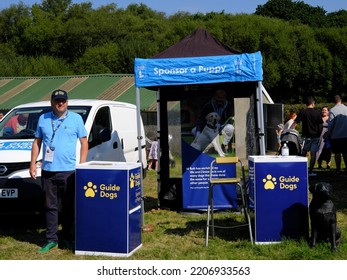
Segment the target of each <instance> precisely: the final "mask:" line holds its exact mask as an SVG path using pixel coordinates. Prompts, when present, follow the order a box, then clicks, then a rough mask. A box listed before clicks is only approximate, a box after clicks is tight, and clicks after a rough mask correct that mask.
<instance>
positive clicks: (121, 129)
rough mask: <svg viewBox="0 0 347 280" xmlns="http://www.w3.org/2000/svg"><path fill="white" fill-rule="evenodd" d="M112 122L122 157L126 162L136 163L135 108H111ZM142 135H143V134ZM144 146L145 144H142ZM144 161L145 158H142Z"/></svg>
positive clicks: (137, 155) (137, 157) (137, 156)
mask: <svg viewBox="0 0 347 280" xmlns="http://www.w3.org/2000/svg"><path fill="white" fill-rule="evenodd" d="M111 114H112V122H113V124H114V125H115V130H116V131H117V132H118V135H119V138H120V141H121V143H122V147H123V151H124V156H125V159H126V161H128V162H137V161H138V159H139V154H138V141H137V116H136V107H135V106H113V107H112V111H111ZM143 135H144V134H143ZM143 145H145V143H144V144H143ZM143 159H144V160H145V158H143Z"/></svg>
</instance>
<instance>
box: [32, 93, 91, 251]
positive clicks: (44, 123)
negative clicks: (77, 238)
mask: <svg viewBox="0 0 347 280" xmlns="http://www.w3.org/2000/svg"><path fill="white" fill-rule="evenodd" d="M51 107H52V111H50V112H47V113H45V114H42V115H41V116H40V118H39V120H38V124H37V129H36V133H35V139H34V142H33V145H32V149H31V162H30V171H29V172H30V176H31V177H32V178H33V179H36V175H37V167H36V161H37V157H38V155H39V153H40V149H41V145H42V170H41V180H42V182H41V183H42V188H43V190H44V192H45V203H46V204H45V206H46V239H47V243H46V244H45V245H43V246H42V248H41V249H40V250H39V252H40V253H45V252H48V251H49V250H51V249H54V248H56V247H58V241H59V242H60V241H62V243H61V245H60V244H59V245H60V246H62V247H63V248H69V249H72V247H73V242H74V221H75V209H74V201H75V171H76V144H77V140H78V139H79V141H80V144H81V150H80V159H79V162H80V163H83V162H85V161H86V158H87V153H88V140H87V130H86V128H85V126H84V123H83V120H82V117H81V116H80V115H79V114H77V113H75V112H72V111H68V96H67V92H66V91H64V90H54V91H53V93H52V96H51ZM60 201H61V217H60V218H61V224H62V234H61V236H60V238H59V237H58V227H59V221H60V219H58V213H60V212H59V205H60V203H59V202H60ZM59 215H60V214H59Z"/></svg>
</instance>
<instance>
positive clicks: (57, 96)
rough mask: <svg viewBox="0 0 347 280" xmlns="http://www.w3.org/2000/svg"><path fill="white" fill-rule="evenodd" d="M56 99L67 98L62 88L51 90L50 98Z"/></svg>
mask: <svg viewBox="0 0 347 280" xmlns="http://www.w3.org/2000/svg"><path fill="white" fill-rule="evenodd" d="M56 99H65V100H67V99H68V97H67V92H66V91H65V90H62V89H56V90H54V91H53V92H52V96H51V100H52V101H54V100H56Z"/></svg>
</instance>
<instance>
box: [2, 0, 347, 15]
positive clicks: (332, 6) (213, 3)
mask: <svg viewBox="0 0 347 280" xmlns="http://www.w3.org/2000/svg"><path fill="white" fill-rule="evenodd" d="M19 2H20V0H0V10H2V9H4V8H8V7H10V5H11V4H18V3H19ZM22 2H23V3H24V4H26V5H28V6H31V5H33V4H34V3H39V4H40V3H41V2H42V1H41V0H23V1H22ZM72 2H73V3H82V2H92V3H93V7H94V8H97V7H99V6H102V5H107V4H110V3H116V5H117V7H118V8H126V7H127V6H128V5H129V4H132V3H138V4H139V3H143V4H146V5H147V6H148V7H150V8H151V9H153V10H155V11H158V12H164V13H166V14H167V15H172V14H174V13H176V12H178V11H183V12H190V13H192V14H194V13H197V12H201V13H208V12H212V11H214V12H221V11H223V10H224V11H225V12H226V13H230V14H237V13H248V14H251V13H254V12H255V10H256V8H257V6H258V5H264V4H265V3H266V2H267V0H141V1H135V0H114V1H112V0H97V1H95V0H93V1H88V0H72ZM304 2H305V3H306V4H309V5H311V6H313V7H316V6H319V7H322V8H323V9H324V10H326V11H327V12H328V13H330V12H336V11H338V10H341V9H343V10H347V1H346V0H304Z"/></svg>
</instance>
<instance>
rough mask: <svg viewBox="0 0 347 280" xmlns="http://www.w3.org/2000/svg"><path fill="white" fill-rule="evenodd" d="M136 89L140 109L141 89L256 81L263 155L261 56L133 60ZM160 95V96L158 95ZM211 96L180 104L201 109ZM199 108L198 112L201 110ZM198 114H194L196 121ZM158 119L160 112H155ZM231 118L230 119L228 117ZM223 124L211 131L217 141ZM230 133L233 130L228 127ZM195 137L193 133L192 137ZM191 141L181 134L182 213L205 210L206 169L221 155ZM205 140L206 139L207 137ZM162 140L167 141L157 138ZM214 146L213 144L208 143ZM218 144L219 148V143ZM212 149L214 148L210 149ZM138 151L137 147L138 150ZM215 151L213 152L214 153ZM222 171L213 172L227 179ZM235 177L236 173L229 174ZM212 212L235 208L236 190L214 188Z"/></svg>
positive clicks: (191, 99) (256, 54) (234, 55)
mask: <svg viewBox="0 0 347 280" xmlns="http://www.w3.org/2000/svg"><path fill="white" fill-rule="evenodd" d="M134 72H135V85H136V88H137V105H138V108H139V107H140V106H139V105H140V104H139V103H140V91H139V88H140V87H158V88H160V87H165V86H180V85H194V84H215V83H228V82H255V81H258V83H259V84H258V88H259V89H258V90H257V95H258V96H257V100H258V101H259V105H258V110H257V111H258V127H259V128H260V133H259V135H260V137H259V140H260V143H259V146H260V150H261V154H265V143H264V137H263V132H264V125H263V111H262V110H263V109H262V96H261V95H262V92H261V81H262V75H263V71H262V56H261V53H260V52H255V53H249V54H248V53H243V54H232V55H216V56H200V57H181V58H155V59H141V58H136V59H135V65H134ZM158 92H159V95H160V91H158ZM212 95H213V92H211V94H208V95H204V96H202V95H196V96H195V97H194V98H195V99H194V98H192V97H186V99H185V100H182V99H181V100H180V101H181V108H182V104H183V102H187V101H189V102H193V103H199V104H201V107H202V106H203V105H204V103H206V102H207V101H208V100H210V99H211V97H212ZM201 107H200V109H201ZM200 113H201V112H193V114H195V117H196V118H197V117H198V115H199V114H200ZM157 114H158V115H160V113H159V112H157ZM230 117H232V116H230ZM224 125H226V123H224V124H223V123H219V124H217V126H215V127H213V126H210V125H208V124H207V126H209V127H210V128H211V127H212V129H214V130H215V131H216V137H218V135H219V134H221V131H222V128H223V127H224ZM228 129H229V131H230V130H231V131H233V127H232V126H229V127H228ZM193 134H194V133H193ZM194 137H195V135H194ZM194 137H193V139H192V137H190V139H189V138H187V137H185V136H184V135H183V133H182V193H183V209H188V210H205V209H206V208H207V200H208V199H207V198H208V185H209V166H210V163H211V161H212V160H213V159H214V157H215V156H221V152H220V151H219V152H218V153H209V152H208V149H197V148H196V144H195V145H193V144H192V142H193V141H194ZM206 137H208V136H207V135H206ZM160 138H161V139H165V138H167V136H166V135H160ZM211 144H212V145H211V146H215V147H214V148H216V141H215V143H211ZM217 144H218V145H219V143H218V141H217ZM212 148H213V147H212ZM139 149H140V147H139ZM215 150H216V149H215ZM227 172H230V171H227V170H226V169H225V168H224V167H223V169H221V168H220V169H218V170H215V173H218V174H220V175H222V176H230V175H231V174H227ZM231 172H232V173H235V172H236V171H235V170H232V171H231ZM215 189H216V191H215V193H214V197H215V208H220V209H222V208H233V207H236V206H237V203H236V196H237V194H236V190H235V188H230V186H229V185H224V186H221V188H215Z"/></svg>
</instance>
